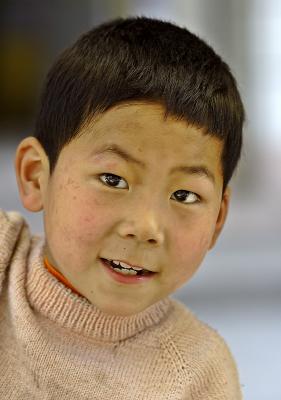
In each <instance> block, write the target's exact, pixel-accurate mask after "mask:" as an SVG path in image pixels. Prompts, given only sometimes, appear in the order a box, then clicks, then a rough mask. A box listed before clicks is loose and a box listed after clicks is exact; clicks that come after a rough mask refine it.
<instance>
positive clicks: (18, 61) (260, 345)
mask: <svg viewBox="0 0 281 400" xmlns="http://www.w3.org/2000/svg"><path fill="white" fill-rule="evenodd" d="M135 14H138V15H146V16H154V17H160V18H163V19H166V20H170V21H174V22H176V23H178V24H179V25H182V26H185V27H187V28H188V29H190V30H191V31H192V32H194V33H196V34H198V35H199V36H200V37H202V38H203V39H205V40H206V41H207V42H208V43H209V44H211V45H212V46H213V47H214V49H215V50H216V51H217V52H218V53H219V54H220V55H221V56H222V57H223V58H224V59H225V61H226V62H227V63H228V64H229V65H230V67H231V69H232V71H233V73H234V75H235V76H236V79H237V82H238V86H239V89H240V92H241V95H242V98H243V101H244V104H245V107H246V111H247V123H246V126H245V130H244V137H245V139H244V140H245V146H244V150H243V155H242V159H241V162H240V165H239V168H238V170H237V172H236V174H235V176H234V177H233V180H232V189H233V199H232V204H231V209H230V213H229V217H228V221H227V223H226V226H225V228H224V231H223V234H222V236H221V237H220V239H219V241H218V243H217V246H216V247H215V249H214V250H212V251H211V252H210V253H209V254H208V255H207V257H206V259H205V260H204V262H203V264H202V266H201V268H200V269H199V271H198V272H197V274H195V276H194V277H193V278H192V279H191V281H190V282H188V283H187V284H186V285H185V286H184V287H183V288H181V289H180V290H179V291H177V292H176V293H175V294H174V295H173V297H175V298H177V299H179V300H181V301H183V302H184V303H185V304H186V305H187V306H188V307H190V308H191V309H192V311H193V312H194V313H195V314H196V315H197V316H198V317H199V318H200V319H202V320H204V321H205V322H207V323H208V324H209V325H211V326H212V327H213V328H215V329H216V330H217V331H218V332H219V333H220V334H221V335H222V336H223V337H224V338H225V340H226V342H227V343H228V344H229V346H230V348H231V351H232V353H233V355H234V358H235V359H236V362H237V365H238V369H239V375H240V381H241V384H242V390H243V393H244V398H245V399H255V400H279V399H281V385H280V383H279V377H280V373H281V361H280V360H281V333H280V332H281V322H280V308H281V307H280V306H281V290H280V289H281V288H280V287H281V212H280V204H281V178H280V171H281V132H280V128H281V123H280V105H281V101H280V100H281V90H280V89H281V74H280V67H281V50H280V43H279V42H280V37H281V3H280V2H279V1H277V0H276V1H274V0H267V1H254V0H249V1H242V0H231V1H227V2H226V1H223V0H211V1H203V0H192V1H191V0H189V1H187V0H185V1H179V0H174V1H172V2H171V1H161V2H159V1H156V0H149V1H137V0H135V1H132V0H130V1H115V2H114V1H103V2H102V4H101V2H95V1H80V2H75V1H49V2H38V1H35V0H34V1H9V2H8V1H7V2H5V1H4V2H1V6H0V26H1V28H0V33H1V37H0V45H1V46H2V49H1V52H0V53H1V56H0V57H2V58H1V70H0V89H1V93H2V96H1V97H2V100H0V105H1V110H0V135H1V137H0V207H1V208H3V209H5V210H18V211H20V212H21V213H22V214H23V215H24V216H25V217H26V219H27V220H28V222H29V223H30V226H31V230H32V231H33V232H34V233H40V232H43V225H42V213H36V214H32V213H30V212H28V211H26V210H25V209H24V208H23V207H22V205H21V203H20V200H19V195H18V191H17V185H16V179H15V175H14V167H13V159H14V154H15V150H16V147H17V145H18V143H19V142H20V140H21V138H23V137H25V136H28V135H29V134H31V133H32V129H33V122H34V117H35V112H36V106H37V104H38V97H39V93H40V89H41V86H42V83H43V78H44V76H45V74H46V72H47V70H48V68H49V67H50V65H51V64H52V62H53V61H54V59H55V57H56V56H57V54H58V53H59V52H60V51H61V50H62V49H63V48H64V47H66V46H68V45H69V44H71V43H72V42H73V41H74V40H75V39H76V37H77V36H78V35H79V34H81V33H82V32H84V31H85V30H87V29H90V28H91V27H92V26H93V25H95V24H97V23H99V22H102V21H105V20H106V19H108V18H111V17H117V16H128V15H135ZM3 61H4V62H3Z"/></svg>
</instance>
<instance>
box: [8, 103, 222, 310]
mask: <svg viewBox="0 0 281 400" xmlns="http://www.w3.org/2000/svg"><path fill="white" fill-rule="evenodd" d="M163 113H164V111H163V109H162V107H161V105H158V104H149V103H140V102H136V103H128V104H122V105H118V106H115V107H113V108H111V109H110V110H108V111H107V112H105V113H103V114H102V115H100V116H99V117H98V118H96V119H95V120H94V121H93V122H92V123H91V125H89V126H87V127H86V128H83V130H82V131H81V133H83V135H81V136H79V137H78V138H76V139H74V140H73V141H72V142H71V143H70V144H68V145H67V146H65V147H64V148H63V150H62V151H61V153H60V156H59V159H58V163H57V165H56V168H55V171H54V173H53V175H52V177H51V178H50V177H49V172H48V171H49V170H48V161H47V158H46V156H45V153H44V151H43V150H42V147H41V146H40V144H39V143H38V142H37V141H36V139H35V138H27V139H26V141H25V142H24V143H25V146H23V144H21V145H20V146H19V148H18V152H17V156H16V163H17V179H18V183H19V187H20V194H21V198H22V201H23V204H24V206H25V207H26V208H28V209H29V210H31V211H38V210H40V209H42V208H43V209H44V227H45V235H46V241H47V245H46V248H45V255H46V256H47V257H48V259H49V261H50V262H51V263H52V264H53V265H54V267H55V268H56V269H57V270H59V271H60V272H61V273H62V274H63V275H64V276H65V277H66V278H67V279H68V280H69V281H70V283H71V284H72V285H73V286H74V287H75V288H76V289H77V290H78V291H79V292H80V293H81V294H82V295H83V296H85V297H86V298H87V299H88V300H89V301H90V302H92V303H93V304H95V305H96V306H97V307H98V308H99V309H101V310H102V311H104V312H106V313H108V314H115V315H123V316H125V315H132V314H135V313H137V312H140V311H142V310H144V309H145V308H147V307H149V306H150V305H152V304H153V303H155V302H157V301H159V300H161V299H163V298H164V297H166V296H167V295H169V294H170V293H172V292H174V291H175V290H176V289H177V288H179V287H181V286H182V285H183V284H184V283H185V282H187V281H188V280H189V279H190V278H191V276H192V275H193V274H194V273H195V271H196V270H197V268H198V267H199V265H200V263H201V262H202V260H203V258H204V256H205V254H206V252H207V251H208V249H209V248H211V247H212V245H213V244H214V242H215V240H216V237H217V236H218V234H219V232H220V230H221V228H222V226H223V223H224V220H225V217H226V214H227V209H228V202H229V193H228V190H227V191H226V193H225V194H224V196H223V197H222V185H223V178H222V170H221V162H220V157H221V151H222V143H221V142H220V141H219V140H218V139H216V138H214V137H211V136H209V135H205V136H204V135H203V134H202V133H201V131H200V130H198V129H196V128H194V127H191V126H188V125H187V123H186V122H184V121H177V120H176V119H173V118H172V117H168V119H167V120H166V121H165V120H164V119H163ZM28 144H30V145H29V146H28ZM109 144H111V145H113V144H114V145H117V146H118V147H120V148H121V149H122V150H124V151H125V152H126V153H128V154H129V155H131V156H132V157H134V158H135V159H137V160H139V161H140V162H141V163H143V166H141V165H139V164H137V163H134V162H132V161H126V160H125V159H123V158H122V157H121V156H119V155H117V154H115V153H114V152H110V151H107V152H100V153H99V151H100V150H101V149H102V148H103V147H104V146H105V145H109ZM35 155H38V157H37V158H36V157H35ZM35 158H36V160H37V162H36V163H34V162H33V163H32V162H31V159H33V161H34V159H35ZM19 160H22V161H19ZM24 160H25V161H24ZM38 160H39V161H38ZM40 160H41V161H40ZM31 165H33V167H31ZM178 166H187V167H188V168H186V171H185V172H184V170H180V169H179V170H176V169H175V168H176V167H178ZM199 167H200V168H201V167H204V168H205V173H204V170H201V169H199ZM32 168H33V169H32ZM173 169H175V171H174V172H173ZM31 171H34V173H33V174H32V172H31ZM106 174H114V175H117V177H112V176H110V175H106ZM207 174H208V175H207ZM118 177H119V178H118ZM35 178H36V179H35ZM35 180H36V182H40V183H39V184H36V185H35V184H34V187H33V186H32V182H35ZM28 182H29V183H30V182H31V183H30V185H29V186H28V188H29V189H28V190H27V189H26V190H25V185H27V183H28ZM110 184H111V186H110ZM25 191H26V192H28V194H25V193H24V192H25ZM194 193H195V194H196V195H195V194H194ZM101 257H102V258H107V259H114V260H125V261H128V262H129V263H131V264H134V265H142V266H144V267H145V266H149V267H151V268H150V269H152V270H153V271H155V272H156V273H155V274H154V275H153V277H152V278H151V279H150V280H148V281H144V282H142V281H139V283H134V284H126V283H120V282H117V281H116V280H115V279H113V278H112V276H111V274H109V273H108V271H107V269H106V268H104V266H103V265H102V264H101V260H100V258H101Z"/></svg>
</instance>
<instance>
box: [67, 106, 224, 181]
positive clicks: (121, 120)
mask: <svg viewBox="0 0 281 400" xmlns="http://www.w3.org/2000/svg"><path fill="white" fill-rule="evenodd" d="M104 145H117V146H119V147H121V148H122V149H124V150H127V151H128V152H129V153H130V154H131V155H133V156H135V158H138V159H139V160H142V161H143V164H149V162H150V161H151V160H155V159H156V160H157V161H158V162H159V163H162V164H163V163H165V165H166V166H167V167H170V168H172V167H173V166H174V164H175V163H176V162H177V163H179V162H180V161H181V163H185V164H186V163H189V164H196V163H197V164H198V162H199V163H203V164H207V165H208V166H209V167H212V168H213V173H214V174H216V173H219V174H221V172H222V171H221V151H222V142H221V141H220V140H219V139H218V138H216V137H212V136H210V135H206V134H204V133H203V130H201V129H200V128H197V127H195V126H192V125H190V124H188V123H187V121H185V120H179V119H176V118H175V117H173V116H167V117H166V118H165V110H164V108H163V107H162V105H161V104H157V103H147V102H134V103H123V104H119V105H116V106H114V107H112V108H110V109H109V110H107V111H106V112H104V113H102V114H99V115H98V116H96V117H95V118H93V119H92V120H91V121H90V122H89V123H88V124H87V125H85V126H84V128H82V129H81V131H80V134H79V135H78V137H77V139H75V140H74V142H73V143H72V151H73V152H74V153H76V154H77V156H78V157H79V155H82V156H83V158H85V159H88V158H90V157H92V156H94V155H95V153H97V152H98V151H99V149H100V148H101V147H102V146H104ZM105 154H106V155H107V156H108V154H109V153H108V152H107V153H101V155H100V157H104V155H105ZM113 154H114V152H112V153H111V156H112V155H113Z"/></svg>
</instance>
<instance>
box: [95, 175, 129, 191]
mask: <svg viewBox="0 0 281 400" xmlns="http://www.w3.org/2000/svg"><path fill="white" fill-rule="evenodd" d="M103 177H104V178H103ZM99 178H100V180H101V181H102V182H103V183H105V184H106V185H107V186H111V187H117V188H118V189H124V187H118V186H117V185H118V183H119V182H120V180H123V181H124V182H125V180H124V179H123V178H121V176H118V175H114V174H109V173H104V174H100V175H99Z"/></svg>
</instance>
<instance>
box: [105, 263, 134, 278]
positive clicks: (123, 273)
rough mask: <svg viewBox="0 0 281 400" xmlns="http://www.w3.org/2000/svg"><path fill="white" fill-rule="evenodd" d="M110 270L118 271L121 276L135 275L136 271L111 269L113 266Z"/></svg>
mask: <svg viewBox="0 0 281 400" xmlns="http://www.w3.org/2000/svg"><path fill="white" fill-rule="evenodd" d="M112 263H113V262H112ZM113 264H114V263H113ZM111 268H112V269H114V270H115V271H118V273H120V274H122V275H137V271H134V270H133V269H123V268H117V267H113V266H111Z"/></svg>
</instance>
